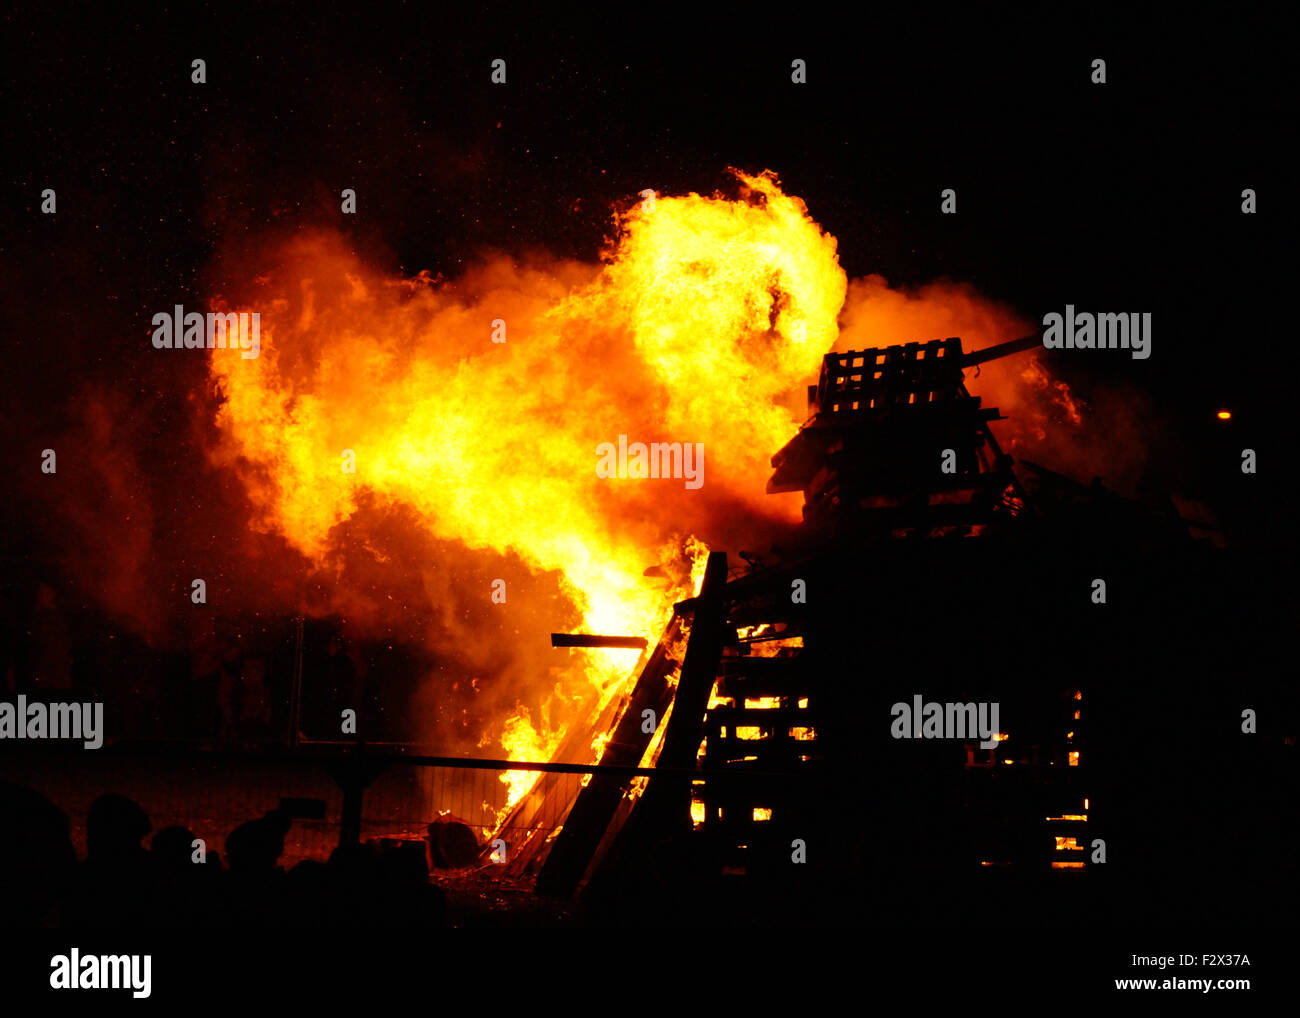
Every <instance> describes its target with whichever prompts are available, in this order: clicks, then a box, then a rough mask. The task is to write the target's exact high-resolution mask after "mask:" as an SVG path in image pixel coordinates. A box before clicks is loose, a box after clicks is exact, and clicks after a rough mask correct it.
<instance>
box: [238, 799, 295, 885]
mask: <svg viewBox="0 0 1300 1018" xmlns="http://www.w3.org/2000/svg"><path fill="white" fill-rule="evenodd" d="M292 824H293V821H292V820H290V819H289V817H288V815H287V814H285V813H283V812H282V811H280V810H278V809H274V810H271V812H269V813H267V814H266V815H265V816H263V817H259V818H258V819H256V820H250V821H248V822H247V823H244V824H240V825H239V826H238V827H236V828H235V829H234V830H233V831H231V832H230V836H229V837H228V838H226V858H227V859H228V860H229V862H230V869H231V871H232V872H238V873H256V872H262V873H269V872H272V871H274V869H275V864H276V863H277V862H278V861H279V859H280V856H281V855H283V854H284V838H285V835H287V834H288V833H289V828H290V827H291V826H292Z"/></svg>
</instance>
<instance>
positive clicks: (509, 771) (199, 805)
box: [0, 744, 763, 867]
mask: <svg viewBox="0 0 1300 1018" xmlns="http://www.w3.org/2000/svg"><path fill="white" fill-rule="evenodd" d="M402 748H405V747H396V746H389V747H385V746H367V747H365V748H364V751H363V752H358V747H356V746H355V745H352V746H344V745H343V744H338V745H324V744H315V745H309V746H305V747H303V749H302V750H300V751H297V752H290V751H284V750H279V751H270V752H223V751H195V750H194V749H193V748H192V747H187V746H182V745H177V744H170V745H167V744H162V745H149V746H124V745H118V746H113V747H106V748H105V749H104V750H102V751H98V752H93V753H87V752H77V753H68V752H65V751H58V750H56V749H53V748H46V747H41V748H37V749H24V750H21V751H12V750H8V749H6V751H5V752H2V753H0V781H10V782H14V783H15V784H19V785H23V786H26V787H27V788H30V789H32V790H34V791H36V792H39V793H41V794H42V795H44V796H45V797H46V798H47V799H49V800H50V801H51V802H53V803H54V804H55V805H56V806H58V807H59V808H60V809H61V810H63V812H64V813H65V814H67V816H68V819H69V824H70V830H71V835H72V839H73V844H74V846H75V847H76V849H77V851H78V853H79V854H80V855H82V856H84V854H85V851H86V842H85V821H86V816H87V813H88V811H89V809H90V805H91V803H92V802H94V800H95V799H96V798H98V797H99V796H101V795H104V794H108V793H115V794H118V795H124V796H126V797H127V798H130V799H132V800H134V801H135V802H136V803H138V804H139V805H140V806H141V808H143V809H144V811H145V813H146V814H147V815H148V817H149V819H150V821H151V822H152V825H153V831H154V832H155V833H156V832H157V831H159V830H161V829H163V828H164V827H170V826H182V827H186V828H188V829H189V830H191V831H192V832H193V833H194V835H195V837H198V838H201V839H203V840H204V842H205V843H206V845H207V847H208V849H209V851H213V850H215V851H218V852H224V847H225V841H226V838H227V836H228V835H229V834H230V833H231V832H232V831H233V830H234V829H235V828H236V827H238V826H239V825H240V824H242V823H244V822H246V821H249V820H255V819H257V818H258V817H261V816H263V815H264V814H266V813H267V812H269V811H270V810H273V809H276V808H279V807H281V806H282V805H284V804H286V803H288V804H289V805H290V808H291V810H294V811H297V814H298V815H297V816H296V817H295V819H294V823H293V827H292V829H291V831H290V833H289V836H288V837H287V838H286V842H285V852H284V855H283V857H282V863H283V864H284V865H285V866H286V867H288V866H292V865H293V864H295V863H296V862H298V861H301V860H303V859H318V860H324V859H326V858H328V856H329V854H330V852H332V851H333V850H334V848H335V847H336V846H337V845H338V844H339V842H340V840H357V839H360V840H367V839H371V838H402V839H423V838H424V837H425V835H426V831H427V828H428V825H429V824H430V823H432V822H433V821H436V820H455V821H459V822H461V823H463V824H465V825H467V826H468V827H470V828H472V829H473V830H474V832H475V834H476V835H477V839H478V841H479V843H480V844H485V843H486V842H487V841H488V840H489V838H490V836H491V835H492V832H493V831H495V830H497V828H498V825H499V823H500V822H501V821H502V820H504V819H506V817H507V804H508V801H509V794H510V785H509V784H508V783H507V781H504V780H502V779H503V778H508V777H512V776H513V777H514V781H515V782H516V786H517V784H518V783H519V782H520V781H522V783H523V784H525V786H528V787H531V784H532V780H533V777H534V776H539V775H540V774H543V773H545V774H548V775H549V777H548V780H547V782H546V784H547V788H548V790H549V794H548V795H546V796H541V795H536V796H534V797H533V802H531V803H529V806H530V808H528V809H526V810H523V811H521V814H522V815H523V816H524V818H525V823H526V826H521V827H512V826H510V825H506V826H505V827H504V828H503V829H502V831H501V836H502V837H503V838H505V839H506V840H507V841H513V840H514V838H513V837H512V832H513V834H514V835H516V836H517V835H518V834H519V833H521V832H523V831H530V832H531V831H547V830H553V829H555V828H557V827H559V826H561V825H562V824H563V822H564V819H565V814H566V813H567V811H568V807H569V806H570V805H571V803H572V802H573V800H574V799H575V798H576V796H577V795H578V793H579V791H580V789H581V787H582V786H583V785H584V784H585V783H586V782H588V781H589V780H590V776H591V775H593V774H598V773H610V774H617V775H619V776H625V777H627V778H628V779H629V780H630V779H632V778H634V777H636V776H638V775H643V776H644V775H654V774H658V773H664V772H662V771H655V770H647V769H643V768H635V767H603V766H600V765H581V764H557V763H521V762H514V761H506V760H478V759H467V758H458V757H434V756H420V755H416V754H412V753H407V752H401V751H400V750H401V749H402ZM682 773H683V774H686V773H689V774H690V775H691V776H692V777H703V776H705V774H706V772H701V771H690V772H682ZM726 776H727V777H736V776H737V775H736V774H735V773H734V772H732V773H730V774H728V775H726ZM750 776H752V777H763V775H750ZM524 794H525V795H527V794H528V793H527V792H525V793H524ZM307 801H310V802H307ZM310 806H314V807H315V809H314V810H312V809H310V808H304V807H310ZM307 813H315V814H316V815H313V816H307V815H305V814H307Z"/></svg>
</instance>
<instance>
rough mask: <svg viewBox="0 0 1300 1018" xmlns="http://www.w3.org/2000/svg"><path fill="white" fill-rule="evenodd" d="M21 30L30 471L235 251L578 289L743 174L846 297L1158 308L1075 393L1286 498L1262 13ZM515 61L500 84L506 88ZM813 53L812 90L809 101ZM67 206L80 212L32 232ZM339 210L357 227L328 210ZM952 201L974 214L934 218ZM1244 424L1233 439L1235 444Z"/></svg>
mask: <svg viewBox="0 0 1300 1018" xmlns="http://www.w3.org/2000/svg"><path fill="white" fill-rule="evenodd" d="M3 25H4V31H5V36H6V38H7V42H8V44H7V47H6V49H7V56H6V68H5V73H4V75H3V78H2V79H0V80H3V99H4V146H3V149H4V160H5V164H6V165H5V181H6V188H5V192H6V193H5V201H4V203H3V208H2V209H0V216H3V218H2V219H0V226H2V227H3V230H2V232H0V237H2V238H3V239H2V240H0V306H2V307H4V309H5V316H6V318H9V319H10V322H9V325H8V326H7V327H6V329H5V336H4V343H5V348H6V363H7V368H8V370H7V371H6V372H5V373H4V378H3V380H2V381H0V387H2V388H0V392H2V393H3V396H4V406H5V409H4V417H3V421H4V423H5V425H6V426H7V428H8V429H9V430H10V431H11V433H14V432H16V433H17V434H19V435H20V436H22V438H21V439H20V445H21V452H20V455H27V454H28V453H29V452H32V451H33V449H34V450H35V454H37V455H38V454H39V449H40V448H42V446H41V445H40V444H39V437H38V436H36V435H34V434H33V432H34V431H38V430H39V429H40V428H41V427H42V426H43V425H56V424H58V423H59V422H60V420H61V419H62V416H63V414H64V413H65V412H66V406H65V402H66V399H67V397H68V396H69V394H71V393H75V392H76V391H77V388H78V386H79V385H80V384H83V383H84V382H85V381H86V380H87V379H88V378H96V377H103V378H105V379H111V380H112V381H113V382H114V384H117V385H120V384H121V383H122V382H123V381H124V379H125V377H127V376H132V375H134V374H135V373H137V372H144V371H147V370H153V363H152V362H153V361H154V359H152V358H150V359H143V360H147V361H148V362H149V363H148V364H147V365H142V359H141V358H138V357H135V356H134V353H135V352H136V351H135V347H136V345H137V344H138V343H139V342H140V341H141V340H140V336H141V335H142V334H143V333H144V331H145V330H146V329H147V323H148V318H149V316H150V315H151V313H152V309H154V308H155V307H156V306H169V305H170V304H171V303H172V301H173V295H174V294H176V293H178V292H188V291H189V290H191V289H197V290H198V291H199V292H202V287H200V285H199V284H200V276H201V274H203V273H205V272H207V273H208V275H207V276H205V277H204V279H205V280H209V281H210V280H212V279H213V275H214V273H213V266H212V264H211V263H212V259H213V254H214V252H215V251H216V250H217V249H218V248H219V247H220V246H221V245H222V244H223V242H225V241H227V240H229V239H230V238H232V237H235V238H237V237H238V236H239V235H241V234H247V233H249V232H250V231H257V230H260V229H262V228H264V227H266V226H268V225H273V226H279V227H285V226H288V227H291V228H292V227H296V226H300V225H301V226H307V225H313V224H320V223H328V224H330V225H332V226H339V225H340V220H343V222H342V224H341V228H342V229H344V230H347V231H351V232H352V233H353V234H354V235H355V240H356V242H357V244H358V246H359V247H360V248H361V249H363V250H364V252H365V253H366V255H367V256H368V257H372V258H375V259H377V260H378V261H379V262H380V263H381V264H387V265H389V266H391V267H392V268H394V269H398V270H400V271H404V272H407V273H414V272H416V271H419V270H420V269H429V270H430V271H432V272H435V273H437V272H442V273H444V274H446V275H454V274H455V273H456V272H457V269H458V267H459V266H460V265H461V263H463V262H464V261H465V260H467V259H468V258H470V257H472V256H473V255H474V254H475V253H478V252H481V251H484V250H487V249H496V250H504V251H506V252H508V253H511V254H521V253H523V252H525V251H526V250H527V249H529V248H531V247H544V248H546V249H547V250H548V251H550V252H552V253H553V254H557V255H569V256H574V257H579V258H584V259H588V260H590V259H594V258H595V257H596V256H597V255H598V253H599V251H600V248H601V246H602V244H603V242H604V240H605V238H606V237H607V236H608V235H609V234H610V232H611V219H610V216H611V213H612V211H613V209H614V208H615V207H619V208H623V207H626V206H627V204H628V203H629V202H630V201H631V200H633V199H634V197H635V196H636V194H637V193H638V192H639V191H641V190H642V189H644V188H646V187H651V188H655V189H657V190H659V191H660V192H666V193H681V192H686V191H691V190H694V191H699V192H701V193H709V192H711V191H713V190H714V189H715V188H718V187H723V186H726V185H727V183H728V178H727V174H726V169H727V167H728V166H732V165H734V166H738V167H741V168H744V169H747V170H750V171H757V170H761V169H764V168H771V169H773V170H776V171H777V172H778V173H779V174H780V175H781V178H782V181H783V184H784V186H785V188H786V190H787V192H788V193H792V194H796V195H799V196H801V197H802V198H804V199H805V200H806V201H807V204H808V207H809V209H810V211H811V213H812V215H813V216H814V217H815V218H816V219H817V221H818V222H819V223H821V224H822V226H823V227H824V228H825V229H826V230H828V231H829V232H830V233H832V234H833V235H834V236H836V237H837V238H838V239H839V251H840V258H841V261H842V263H843V265H844V267H845V269H846V270H847V272H848V274H849V276H850V277H857V276H862V275H866V274H867V273H871V272H878V273H881V274H883V275H884V276H886V278H887V279H888V280H889V281H890V283H891V284H893V285H895V286H899V285H904V286H905V285H912V284H920V283H924V282H927V281H930V280H933V279H937V278H944V277H946V278H950V279H953V280H958V281H968V282H971V283H973V284H974V285H975V286H976V287H977V288H978V289H979V290H980V291H981V292H982V293H983V294H984V295H986V296H989V297H992V298H995V299H999V300H1004V301H1007V302H1009V303H1011V304H1012V305H1014V306H1015V307H1017V308H1018V309H1020V310H1021V311H1023V312H1024V313H1025V314H1026V315H1028V316H1029V317H1030V318H1031V319H1034V320H1038V319H1041V316H1042V315H1043V314H1044V313H1045V312H1046V311H1048V310H1053V309H1056V310H1060V309H1061V308H1062V307H1063V306H1064V304H1066V303H1067V302H1068V303H1073V304H1075V305H1076V306H1078V307H1079V308H1080V309H1085V308H1091V309H1093V310H1109V309H1115V310H1121V309H1132V310H1150V311H1151V312H1152V313H1153V316H1154V318H1153V347H1154V352H1153V356H1152V358H1151V359H1150V360H1148V361H1133V360H1130V359H1128V358H1125V357H1104V356H1096V357H1089V356H1087V355H1076V356H1074V357H1072V358H1061V357H1058V358H1057V359H1056V362H1055V363H1054V365H1053V367H1054V369H1055V370H1058V371H1059V372H1060V373H1061V374H1062V376H1064V377H1065V378H1066V379H1067V381H1070V382H1072V383H1073V384H1075V385H1076V386H1079V387H1080V391H1082V392H1084V393H1085V394H1086V393H1087V392H1088V389H1089V385H1090V384H1092V382H1093V381H1095V377H1094V376H1096V375H1098V374H1101V375H1104V374H1106V373H1114V374H1115V375H1117V376H1118V377H1122V378H1123V379H1124V380H1125V381H1128V382H1132V383H1134V384H1136V385H1137V386H1139V387H1140V388H1142V389H1144V390H1146V391H1148V392H1149V393H1150V394H1151V395H1152V397H1153V398H1154V400H1155V401H1156V402H1157V404H1158V405H1159V406H1160V407H1161V408H1162V409H1164V410H1165V411H1166V412H1167V414H1168V420H1169V423H1170V425H1172V430H1173V432H1174V433H1175V434H1176V435H1177V436H1178V444H1177V448H1176V449H1175V450H1172V451H1171V452H1170V453H1169V455H1172V456H1176V457H1177V458H1178V459H1179V460H1180V461H1181V463H1180V470H1182V471H1183V472H1185V473H1196V474H1198V475H1199V476H1198V477H1197V478H1196V480H1195V482H1194V483H1184V485H1183V486H1184V488H1185V489H1187V490H1198V489H1199V490H1214V492H1215V494H1216V495H1218V496H1221V497H1235V496H1236V495H1238V494H1240V492H1239V487H1240V485H1239V483H1238V482H1239V470H1237V463H1238V460H1239V454H1240V449H1241V448H1242V447H1244V446H1248V445H1249V446H1251V447H1254V448H1257V449H1258V450H1259V452H1260V458H1261V468H1260V470H1261V474H1260V476H1259V477H1257V478H1254V479H1252V480H1251V482H1250V483H1251V484H1252V485H1253V487H1252V489H1251V490H1250V492H1249V493H1248V495H1247V496H1246V497H1247V498H1248V499H1250V500H1251V501H1267V500H1268V498H1269V497H1273V496H1276V495H1278V494H1279V493H1280V492H1281V491H1282V490H1285V489H1284V488H1280V487H1278V485H1279V483H1280V482H1281V483H1284V482H1282V479H1283V478H1284V477H1285V476H1286V475H1287V474H1289V471H1290V466H1291V463H1292V454H1291V452H1290V449H1289V448H1288V446H1287V437H1288V435H1287V433H1288V432H1289V429H1288V428H1287V427H1286V425H1287V423H1289V419H1290V408H1289V406H1288V405H1286V400H1287V396H1288V393H1289V390H1290V388H1291V379H1292V377H1293V371H1294V367H1295V364H1296V355H1295V342H1294V340H1293V339H1292V338H1291V335H1290V330H1289V329H1288V322H1289V318H1288V309H1287V307H1286V301H1287V300H1288V293H1289V287H1288V286H1287V284H1288V282H1289V280H1288V279H1284V277H1283V273H1284V272H1285V271H1287V269H1289V265H1288V264H1287V259H1286V258H1285V257H1284V254H1283V253H1284V252H1285V251H1286V247H1285V246H1284V243H1283V233H1284V230H1285V228H1286V227H1285V223H1284V221H1286V220H1289V219H1290V213H1291V209H1290V201H1289V198H1288V195H1287V193H1286V192H1285V191H1284V190H1283V188H1284V186H1285V185H1284V184H1283V172H1284V169H1285V168H1286V167H1287V166H1288V163H1289V159H1287V158H1286V156H1287V155H1288V154H1289V151H1288V150H1289V147H1290V146H1289V145H1288V144H1287V142H1288V141H1289V140H1290V135H1291V133H1292V132H1291V131H1290V130H1288V126H1289V125H1288V123H1287V122H1286V120H1285V119H1284V118H1285V114H1286V111H1285V110H1284V108H1283V102H1284V98H1283V97H1284V95H1285V94H1286V93H1287V89H1286V87H1285V79H1286V73H1285V72H1286V68H1287V67H1288V64H1289V60H1290V54H1288V52H1287V51H1286V49H1285V47H1284V45H1283V43H1282V37H1281V35H1280V33H1278V32H1276V31H1274V30H1273V29H1274V26H1271V25H1269V24H1267V23H1264V22H1262V21H1260V20H1259V19H1258V18H1257V17H1256V16H1255V15H1253V14H1250V13H1248V12H1235V13H1234V15H1233V16H1232V17H1231V18H1227V17H1225V18H1194V19H1192V18H1188V17H1187V16H1186V15H1181V16H1180V17H1179V18H1178V19H1177V20H1176V21H1174V20H1173V19H1167V18H1164V17H1160V16H1157V15H1150V16H1140V15H1139V16H1137V17H1134V16H1133V15H1125V16H1123V17H1122V18H1121V17H1116V18H1113V19H1106V18H1102V17H1097V16H1092V17H1089V18H1083V19H1080V18H1075V17H1072V16H1066V15H1059V16H1052V17H1044V16H1043V15H1036V16H1034V17H1032V18H1028V19H1023V20H1022V19H1011V18H993V17H985V16H972V15H965V16H961V17H954V16H950V15H948V14H945V13H943V12H940V11H930V10H926V11H923V12H920V13H918V14H916V15H915V16H910V15H909V16H905V17H899V16H883V15H880V14H879V13H878V12H877V11H875V10H874V8H873V10H872V11H870V12H869V13H868V12H865V11H864V12H859V13H858V15H857V16H856V17H853V18H850V17H849V15H848V12H847V11H846V12H845V13H844V14H841V15H840V16H839V17H814V16H804V15H803V14H802V13H801V12H798V11H793V10H787V11H783V12H781V13H780V16H779V17H778V16H775V15H774V16H761V15H758V14H755V13H751V12H748V11H741V10H736V11H734V12H728V13H726V14H717V13H710V12H705V13H694V14H692V15H690V16H688V17H684V16H674V15H669V14H660V13H651V12H647V13H646V15H645V17H644V20H637V19H633V18H628V17H627V16H622V17H620V18H618V19H615V18H614V17H613V16H612V15H610V14H608V13H602V14H597V13H592V14H590V15H588V16H586V17H585V18H582V19H573V20H569V21H567V22H566V21H563V20H561V19H560V18H557V17H554V16H551V15H547V14H542V13H533V14H526V15H519V14H516V13H508V12H503V11H487V12H483V13H480V14H476V15H472V16H468V15H466V14H464V13H461V12H449V11H448V10H447V9H445V8H444V7H442V6H441V5H423V4H418V5H417V4H411V5H405V6H402V7H398V8H385V9H382V10H381V9H376V8H372V7H370V6H367V7H366V8H365V9H364V10H360V11H356V12H353V13H350V14H348V15H341V14H331V13H325V12H323V11H322V10H319V9H316V8H314V7H309V6H307V5H303V6H302V7H299V8H296V9H295V8H284V9H276V10H268V11H259V12H257V13H253V14H249V13H240V12H238V11H236V10H235V9H233V8H229V7H226V6H224V5H223V6H222V7H221V8H220V9H219V11H218V12H214V13H208V14H190V13H186V14H181V13H179V12H178V11H175V10H167V9H164V10H162V11H159V12H157V13H153V14H150V15H148V16H138V15H130V16H128V15H121V16H119V15H117V14H115V13H111V12H99V13H97V14H94V15H85V14H75V15H74V14H70V13H66V12H65V13H63V14H59V13H57V12H45V11H42V12H41V13H15V12H12V11H11V12H9V13H8V14H7V15H6V16H5V19H4V22H3ZM498 56H499V57H502V58H504V59H505V60H506V61H507V66H508V84H506V85H505V86H494V85H492V84H491V83H490V81H489V73H490V72H489V65H490V62H491V60H492V59H494V58H495V57H498ZM195 57H201V58H203V59H205V60H206V61H207V75H208V78H207V83H206V84H204V85H195V84H192V83H191V82H190V61H191V60H192V59H194V58H195ZM795 57H799V58H802V59H805V60H806V61H807V62H808V83H807V84H806V85H802V86H796V85H793V84H791V83H790V62H791V60H792V59H793V58H795ZM1094 57H1102V58H1104V59H1106V60H1107V72H1108V83H1107V84H1105V85H1104V86H1097V85H1093V84H1091V82H1090V74H1091V71H1090V64H1091V60H1092V59H1093V58H1094ZM47 186H48V187H54V188H55V189H56V190H57V192H58V201H59V212H58V214H57V215H56V216H43V215H41V214H40V213H39V203H40V198H39V195H40V191H41V189H42V188H44V187H47ZM344 187H353V188H355V189H356V190H357V193H358V195H359V214H358V215H356V216H355V217H353V216H348V217H342V216H340V215H339V214H338V192H339V191H340V190H342V188H344ZM945 187H952V188H955V189H956V191H957V195H958V214H957V215H956V216H944V215H941V214H940V211H939V204H940V199H939V194H940V191H941V190H942V189H943V188H945ZM1244 187H1252V188H1254V189H1255V190H1256V192H1257V194H1258V201H1259V210H1260V211H1259V213H1258V214H1257V215H1255V216H1244V215H1242V214H1241V212H1240V203H1241V198H1240V193H1241V190H1242V189H1243V188H1244ZM215 276H216V279H217V280H218V281H219V280H220V278H221V273H220V270H219V269H218V271H217V272H216V273H215ZM88 322H94V323H96V324H97V325H98V328H94V329H91V328H88V327H87V323H88ZM906 338H909V339H910V338H923V337H906ZM924 338H929V337H924ZM201 367H202V366H201V365H198V363H197V362H195V363H194V364H193V365H189V364H187V365H185V366H184V368H183V369H182V370H191V369H193V370H196V371H198V370H201ZM168 370H175V366H174V365H169V366H168ZM138 382H139V386H140V389H141V391H142V393H143V392H144V391H145V390H148V389H150V388H151V387H152V388H155V389H156V388H158V386H157V385H156V384H154V382H153V381H152V380H151V379H149V378H147V377H143V376H142V377H140V378H139V379H138ZM152 395H153V397H154V399H153V400H152V401H150V402H149V403H148V405H147V408H141V409H142V410H146V409H147V413H148V416H149V417H150V419H151V421H152V422H153V426H155V427H157V428H158V429H160V430H161V429H166V428H167V427H168V426H169V424H171V425H173V426H174V424H175V416H176V415H177V414H180V413H183V412H184V408H182V407H177V406H176V405H175V403H174V399H175V397H174V394H169V393H166V392H155V393H153V394H152ZM1220 406H1226V407H1229V408H1231V409H1232V410H1233V411H1234V412H1235V418H1234V421H1233V422H1232V424H1231V425H1228V426H1223V425H1220V424H1219V423H1218V422H1216V421H1214V419H1213V411H1214V410H1216V409H1218V408H1219V407H1220ZM28 439H31V441H30V442H28ZM29 445H30V446H32V448H30V449H29ZM160 455H163V456H165V455H167V453H166V451H165V449H161V450H160ZM176 466H177V470H178V471H183V469H184V465H183V464H177V465H176ZM1234 475H1235V476H1234ZM1183 480H1184V482H1188V481H1192V478H1190V477H1189V478H1184V479H1183ZM1225 485H1226V486H1227V490H1226V491H1224V490H1219V489H1223V488H1224V486H1225ZM1261 496H1263V497H1261Z"/></svg>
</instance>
